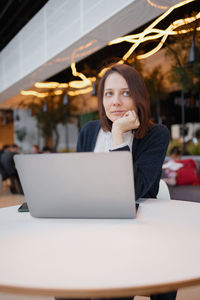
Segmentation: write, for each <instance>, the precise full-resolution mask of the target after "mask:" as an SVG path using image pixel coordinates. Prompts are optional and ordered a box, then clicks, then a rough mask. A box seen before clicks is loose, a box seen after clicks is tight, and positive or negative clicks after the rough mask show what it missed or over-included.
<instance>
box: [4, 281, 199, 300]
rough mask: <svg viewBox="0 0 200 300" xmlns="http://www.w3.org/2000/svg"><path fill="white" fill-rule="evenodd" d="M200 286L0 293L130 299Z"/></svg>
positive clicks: (6, 289)
mask: <svg viewBox="0 0 200 300" xmlns="http://www.w3.org/2000/svg"><path fill="white" fill-rule="evenodd" d="M199 284H200V277H198V278H195V279H189V280H182V281H176V282H168V283H163V284H156V285H145V286H133V287H127V288H106V289H94V288H93V289H79V290H77V289H53V288H33V287H19V286H14V285H12V286H8V285H1V284H0V292H2V293H8V294H21V295H38V296H39V295H41V296H42V295H43V296H44V295H46V296H55V297H67V298H95V297H96V298H108V297H129V296H136V295H140V296H148V295H150V294H154V293H164V292H169V291H175V290H177V289H179V288H185V287H189V286H195V285H199Z"/></svg>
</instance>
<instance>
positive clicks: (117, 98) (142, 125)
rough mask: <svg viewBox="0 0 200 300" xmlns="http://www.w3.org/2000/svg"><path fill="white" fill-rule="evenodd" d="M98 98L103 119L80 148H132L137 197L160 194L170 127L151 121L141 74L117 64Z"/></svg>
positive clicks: (163, 299) (84, 134)
mask: <svg viewBox="0 0 200 300" xmlns="http://www.w3.org/2000/svg"><path fill="white" fill-rule="evenodd" d="M98 101H99V115H100V121H92V122H89V123H87V124H86V125H85V126H84V127H83V129H82V130H81V132H80V135H79V138H78V144H77V151H78V152H92V151H94V152H108V151H122V150H124V151H127V150H128V151H131V152H132V156H133V165H134V178H135V193H136V199H138V198H141V197H143V198H156V195H157V193H158V188H159V181H160V177H161V171H162V164H163V161H164V158H165V154H166V150H167V147H168V143H169V131H168V129H167V128H166V127H165V126H163V125H154V124H153V123H152V122H151V120H150V110H149V102H148V96H147V91H146V87H145V84H144V82H143V80H142V78H141V76H140V75H139V73H138V72H137V71H136V70H135V69H134V68H133V67H130V66H128V65H113V66H112V67H111V68H110V69H109V70H108V71H107V72H106V73H105V74H104V76H103V77H102V78H101V81H100V84H99V90H98ZM175 298H176V292H172V293H165V294H162V295H153V296H151V300H174V299H175ZM113 299H114V298H113ZM118 299H120V298H118ZM121 299H122V298H121ZM123 299H130V300H131V299H133V297H130V298H123Z"/></svg>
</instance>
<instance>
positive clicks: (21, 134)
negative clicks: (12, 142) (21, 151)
mask: <svg viewBox="0 0 200 300" xmlns="http://www.w3.org/2000/svg"><path fill="white" fill-rule="evenodd" d="M15 134H16V136H17V139H18V141H20V142H23V140H24V138H25V136H26V128H25V127H22V128H20V129H17V130H16V131H15Z"/></svg>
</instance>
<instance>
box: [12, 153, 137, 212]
mask: <svg viewBox="0 0 200 300" xmlns="http://www.w3.org/2000/svg"><path fill="white" fill-rule="evenodd" d="M14 160H15V165H16V168H17V171H18V174H19V177H20V181H21V184H22V187H23V190H24V195H25V199H26V201H27V204H28V208H29V211H30V214H31V215H32V216H33V217H47V218H135V215H136V208H135V191H134V179H133V164H132V155H131V153H130V152H128V151H121V152H120V151H116V152H109V153H94V152H87V153H64V154H22V155H15V157H14Z"/></svg>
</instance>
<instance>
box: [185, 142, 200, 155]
mask: <svg viewBox="0 0 200 300" xmlns="http://www.w3.org/2000/svg"><path fill="white" fill-rule="evenodd" d="M186 150H187V152H188V153H189V154H190V155H200V139H199V140H197V143H194V142H193V141H192V140H191V141H190V142H189V143H188V144H187V146H186Z"/></svg>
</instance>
